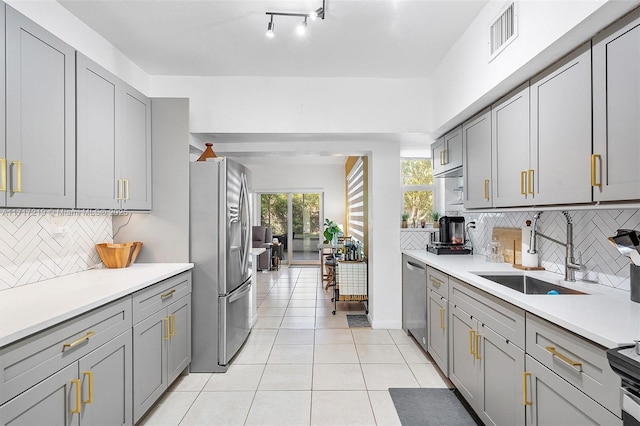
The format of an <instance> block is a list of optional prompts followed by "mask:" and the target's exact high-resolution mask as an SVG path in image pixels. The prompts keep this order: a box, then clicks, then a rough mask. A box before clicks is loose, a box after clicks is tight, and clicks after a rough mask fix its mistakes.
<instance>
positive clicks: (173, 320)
mask: <svg viewBox="0 0 640 426" xmlns="http://www.w3.org/2000/svg"><path fill="white" fill-rule="evenodd" d="M169 325H170V326H171V327H170V328H171V329H170V331H169V337H173V336H175V335H176V316H175V315H173V314H171V315H169Z"/></svg>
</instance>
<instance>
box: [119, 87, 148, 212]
mask: <svg viewBox="0 0 640 426" xmlns="http://www.w3.org/2000/svg"><path fill="white" fill-rule="evenodd" d="M118 101H119V102H118V105H117V108H116V111H117V116H116V119H117V122H118V123H119V125H118V126H117V135H116V137H117V144H116V165H117V167H116V172H117V175H118V179H121V181H119V186H120V188H121V191H120V194H121V198H122V208H124V209H128V210H151V100H150V99H149V98H147V97H146V96H144V95H143V94H141V93H140V92H138V91H136V90H134V89H133V88H131V87H129V86H125V85H123V86H122V87H121V89H120V93H119V96H118Z"/></svg>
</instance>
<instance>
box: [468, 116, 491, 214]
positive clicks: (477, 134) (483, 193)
mask: <svg viewBox="0 0 640 426" xmlns="http://www.w3.org/2000/svg"><path fill="white" fill-rule="evenodd" d="M462 152H463V162H462V164H463V168H464V206H465V208H482V207H491V206H492V204H493V203H492V201H491V110H488V111H486V112H484V113H482V114H481V115H480V116H478V117H475V118H473V119H471V120H470V121H468V122H466V123H464V124H463V126H462Z"/></svg>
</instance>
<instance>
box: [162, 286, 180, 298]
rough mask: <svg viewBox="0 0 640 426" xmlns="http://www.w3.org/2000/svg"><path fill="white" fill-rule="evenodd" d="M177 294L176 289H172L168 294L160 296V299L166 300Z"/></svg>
mask: <svg viewBox="0 0 640 426" xmlns="http://www.w3.org/2000/svg"><path fill="white" fill-rule="evenodd" d="M175 292H176V289H175V288H174V289H171V290H169V291H168V292H166V293H162V294H161V295H160V298H161V299H164V298H165V297H169V296H171V295H172V294H173V293H175Z"/></svg>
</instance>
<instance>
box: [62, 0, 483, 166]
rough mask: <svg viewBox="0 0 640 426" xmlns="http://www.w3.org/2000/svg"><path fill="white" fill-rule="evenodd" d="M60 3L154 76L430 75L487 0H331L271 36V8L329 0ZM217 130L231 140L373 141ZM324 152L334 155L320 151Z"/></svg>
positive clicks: (415, 142)
mask: <svg viewBox="0 0 640 426" xmlns="http://www.w3.org/2000/svg"><path fill="white" fill-rule="evenodd" d="M58 1H59V3H60V4H62V5H63V6H64V7H65V8H66V9H68V10H69V11H70V12H71V13H73V14H75V15H76V16H77V17H79V18H80V19H81V20H82V21H83V22H85V23H86V24H87V25H88V26H89V27H91V28H93V29H94V30H95V31H96V32H97V33H99V34H100V35H102V36H103V37H104V38H105V39H106V40H107V41H109V42H110V43H112V44H113V45H114V46H115V47H116V48H117V49H118V50H120V51H121V52H122V53H124V54H125V55H126V56H127V57H128V58H129V59H131V60H132V61H133V62H134V63H136V64H137V65H138V66H140V67H141V68H142V69H143V70H144V71H146V72H147V73H148V74H150V75H189V76H272V77H273V76H284V77H352V78H358V77H373V78H424V77H428V76H429V74H430V73H431V72H432V71H433V70H434V68H435V67H436V66H437V64H438V63H439V62H440V60H441V59H442V58H443V56H444V55H445V54H446V52H447V51H448V50H449V49H450V48H451V46H452V45H453V44H454V43H455V41H456V40H457V39H458V38H459V37H460V36H461V35H462V33H463V32H464V31H465V29H466V28H467V26H468V25H469V23H470V22H471V21H472V20H473V19H474V18H475V16H476V15H477V13H478V12H479V11H480V10H481V9H482V8H483V7H484V6H485V5H486V3H487V1H488V0H366V1H365V0H326V18H325V19H324V20H320V19H318V20H316V21H315V22H311V21H310V22H309V27H308V31H307V34H306V35H305V36H303V37H300V36H298V35H297V34H295V26H296V25H297V24H298V23H299V22H300V21H301V19H300V18H297V17H296V18H293V17H281V16H276V17H275V18H274V22H275V34H276V36H275V37H274V38H272V39H269V38H267V37H266V35H265V33H266V29H267V23H268V21H269V17H268V16H267V15H266V14H265V12H302V13H308V12H309V11H311V10H315V9H317V8H318V7H320V6H321V5H322V0H58ZM211 136H212V137H213V140H216V141H220V142H233V143H242V142H265V141H266V142H273V141H275V139H278V140H279V141H281V142H286V143H290V142H292V141H293V140H294V139H295V140H297V141H301V142H318V141H319V140H321V139H327V138H328V137H330V138H331V139H332V140H338V139H340V138H343V139H344V140H345V141H347V140H349V138H356V139H357V138H362V137H363V136H366V137H367V138H371V137H372V135H370V134H369V135H315V136H314V135H299V134H297V135H282V134H278V135H259V134H243V135H229V134H225V135H211ZM380 137H382V138H386V140H389V142H390V143H398V144H400V145H401V146H405V147H406V146H409V147H411V146H422V147H425V146H426V145H427V144H428V140H429V138H428V136H427V135H380ZM274 138H275V139H274ZM316 145H317V144H316ZM302 153H303V151H302V150H301V154H302ZM233 154H234V153H228V155H233ZM235 154H236V155H239V156H242V157H245V159H246V158H247V157H263V156H264V155H265V154H264V153H261V152H258V151H256V152H253V153H251V152H242V153H241V152H236V153H235ZM273 154H275V155H284V156H288V157H291V155H290V154H286V153H272V155H273ZM322 155H327V154H326V153H320V152H316V153H314V157H315V158H320V156H322ZM289 160H291V161H295V159H294V158H288V159H287V161H289ZM304 160H305V161H309V160H310V158H309V157H308V156H307V157H306V158H305V159H304ZM324 160H326V161H328V162H334V163H335V162H340V161H342V162H344V157H342V159H340V158H337V157H336V156H335V153H334V156H332V157H327V158H325V159H324Z"/></svg>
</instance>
